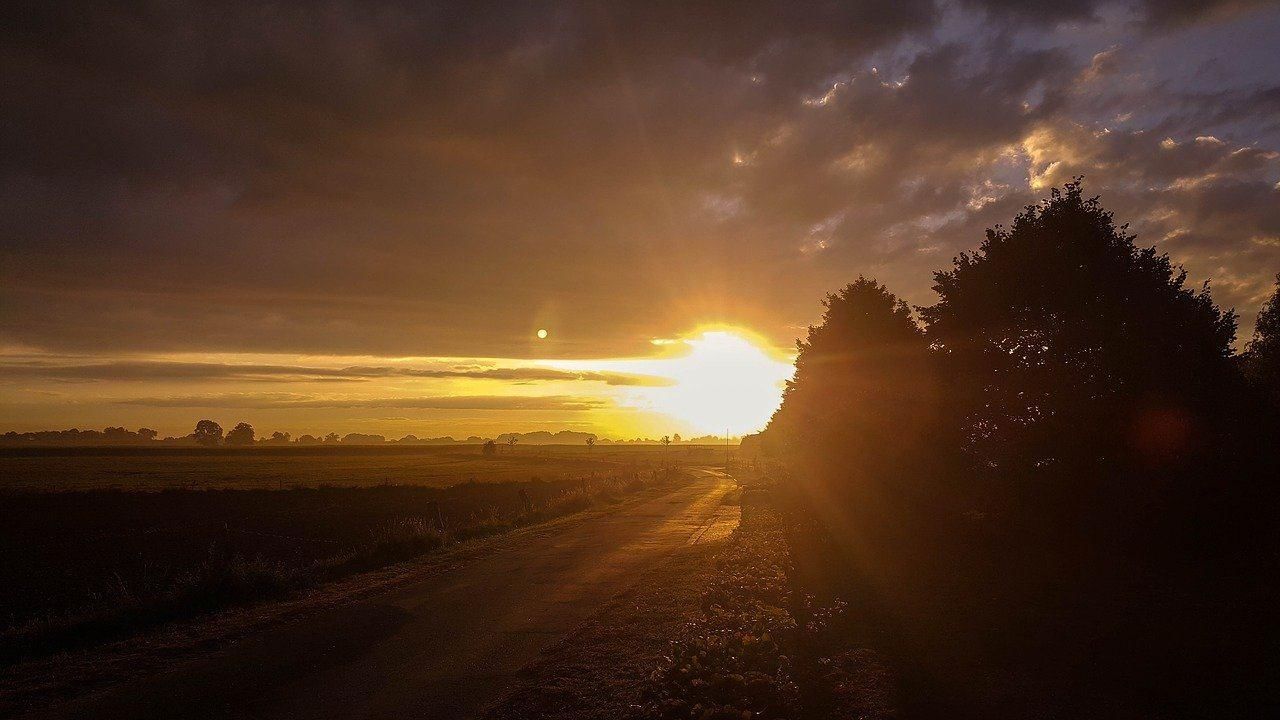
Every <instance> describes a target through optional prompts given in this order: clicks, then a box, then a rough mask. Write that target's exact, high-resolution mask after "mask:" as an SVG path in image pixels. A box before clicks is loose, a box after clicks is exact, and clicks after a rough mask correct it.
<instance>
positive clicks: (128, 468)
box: [0, 445, 725, 494]
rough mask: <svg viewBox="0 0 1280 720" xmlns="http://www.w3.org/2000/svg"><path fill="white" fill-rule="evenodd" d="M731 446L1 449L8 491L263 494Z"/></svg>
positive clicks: (545, 474)
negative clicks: (487, 450)
mask: <svg viewBox="0 0 1280 720" xmlns="http://www.w3.org/2000/svg"><path fill="white" fill-rule="evenodd" d="M724 452H725V450H724V448H716V447H710V446H687V445H686V446H677V447H670V448H663V447H655V446H652V445H642V446H606V447H596V448H594V449H588V448H586V447H585V446H564V445H531V446H526V447H520V446H517V447H515V448H510V447H507V446H505V445H504V446H501V447H499V448H498V452H497V454H496V455H494V456H492V457H485V456H483V455H482V454H481V448H480V446H479V445H453V446H421V445H418V446H414V445H409V446H396V445H391V446H361V445H355V446H341V445H339V446H331V447H329V446H319V447H315V446H310V447H253V448H243V449H233V448H199V447H127V446H125V447H100V448H92V447H90V448H52V447H50V448H0V494H2V493H9V492H20V493H28V492H52V491H63V490H90V489H119V490H161V489H166V488H240V489H250V488H265V489H280V488H290V487H316V486H320V485H337V486H348V487H371V486H377V485H387V484H393V485H416V486H423V487H447V486H450V485H456V484H459V483H465V482H469V481H473V480H474V481H476V482H523V481H529V480H534V479H541V480H553V479H557V478H564V477H569V476H582V475H590V474H591V473H605V472H612V471H616V470H620V469H639V468H652V467H657V466H658V465H660V464H664V465H665V464H677V465H678V464H687V463H710V462H715V461H721V462H722V461H723V457H724Z"/></svg>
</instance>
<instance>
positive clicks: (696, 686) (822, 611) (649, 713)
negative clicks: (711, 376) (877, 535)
mask: <svg viewBox="0 0 1280 720" xmlns="http://www.w3.org/2000/svg"><path fill="white" fill-rule="evenodd" d="M731 495H732V496H733V497H732V499H729V498H728V497H726V499H725V502H736V503H740V504H741V506H742V519H741V523H740V525H739V527H738V529H737V530H736V531H735V532H734V534H733V535H732V536H731V538H730V540H729V544H728V546H727V547H726V548H725V550H724V551H723V552H721V553H720V555H719V556H718V557H717V558H716V561H715V568H716V570H715V572H714V574H713V576H712V577H711V578H710V581H709V583H708V586H707V588H706V589H705V590H704V592H703V594H702V600H701V613H700V615H699V616H698V617H697V618H695V619H694V620H692V621H690V622H688V623H686V624H685V625H684V627H683V628H682V629H681V630H680V632H678V633H677V634H676V635H675V636H674V637H673V638H672V639H671V643H670V650H669V652H668V653H667V654H666V655H665V656H664V657H663V658H662V660H661V662H659V664H658V666H657V667H656V668H655V669H653V670H652V671H651V672H650V673H649V675H648V677H647V679H646V681H645V687H644V689H643V691H642V692H641V695H640V701H639V702H638V703H636V704H635V705H634V706H633V707H632V711H631V713H630V718H632V720H659V719H661V720H668V719H670V720H675V719H676V718H699V719H701V720H737V719H739V718H748V719H751V720H768V719H770V718H796V717H807V718H832V719H835V718H864V719H866V720H875V719H878V718H887V717H890V716H892V715H893V709H894V704H893V691H892V688H891V685H890V682H889V680H888V676H887V673H886V672H885V671H884V670H883V668H882V667H881V665H880V664H879V661H878V659H877V657H876V656H875V654H874V653H871V652H870V651H868V650H865V649H860V648H851V647H848V646H846V644H845V642H844V638H843V637H842V636H840V635H839V634H838V633H835V632H833V629H832V625H833V623H834V622H836V621H837V620H838V619H840V618H841V616H842V615H843V613H844V609H845V603H844V602H842V601H840V600H839V599H835V598H832V599H828V600H826V601H825V602H820V601H818V600H817V599H816V598H814V597H813V596H811V595H809V594H808V593H807V592H805V589H804V588H803V587H802V586H801V584H800V583H799V582H798V581H797V577H796V570H795V563H794V562H793V559H792V556H791V544H790V542H789V539H788V532H787V530H788V527H787V520H786V519H785V518H784V516H782V515H781V514H780V513H779V512H778V509H777V508H776V507H775V505H774V500H773V497H772V493H770V492H769V491H767V490H765V489H761V488H760V487H745V488H741V489H740V490H739V491H738V492H737V493H732V494H731Z"/></svg>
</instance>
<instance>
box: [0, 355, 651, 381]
mask: <svg viewBox="0 0 1280 720" xmlns="http://www.w3.org/2000/svg"><path fill="white" fill-rule="evenodd" d="M394 377H402V378H403V377H412V378H442V379H448V378H470V379H478V380H499V381H506V382H515V383H528V382H538V381H591V382H602V383H606V384H609V385H650V386H652V385H663V384H666V383H668V382H669V381H668V380H666V379H665V378H658V377H652V376H647V375H634V374H627V373H613V372H592V371H578V370H557V369H554V368H536V367H528V368H474V367H450V368H412V367H376V366H352V367H345V368H323V367H309V366H301V365H252V364H231V363H198V362H173V361H122V362H109V363H81V364H58V363H49V362H41V361H20V362H19V361H3V360H0V378H14V379H16V378H41V379H53V380H69V381H94V380H109V381H153V380H192V381H196V380H227V381H237V382H242V381H264V382H325V381H330V382H333V381H350V382H356V381H362V380H369V379H374V378H394Z"/></svg>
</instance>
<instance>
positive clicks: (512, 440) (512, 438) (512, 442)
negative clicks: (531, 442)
mask: <svg viewBox="0 0 1280 720" xmlns="http://www.w3.org/2000/svg"><path fill="white" fill-rule="evenodd" d="M518 442H520V438H518V437H516V434H515V433H511V434H510V435H508V436H507V446H508V447H510V448H511V449H512V450H513V451H514V450H515V449H516V443H518Z"/></svg>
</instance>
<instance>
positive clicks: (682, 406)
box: [646, 330, 795, 435]
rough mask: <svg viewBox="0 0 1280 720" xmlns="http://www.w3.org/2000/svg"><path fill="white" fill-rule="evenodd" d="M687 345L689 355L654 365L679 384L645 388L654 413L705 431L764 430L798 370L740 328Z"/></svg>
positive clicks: (699, 337) (737, 432) (704, 334)
mask: <svg viewBox="0 0 1280 720" xmlns="http://www.w3.org/2000/svg"><path fill="white" fill-rule="evenodd" d="M682 343H683V344H684V345H685V346H687V347H688V351H687V353H686V354H684V355H681V356H677V357H673V358H670V359H664V360H657V361H654V362H655V364H657V367H655V368H654V372H655V374H658V375H663V376H666V377H669V378H671V379H672V380H674V381H675V382H674V384H673V385H671V386H669V387H657V388H646V390H648V391H649V393H650V397H651V400H652V402H653V409H654V410H657V411H658V412H661V413H664V414H666V415H669V416H671V417H674V418H677V419H679V420H682V421H684V422H685V423H687V424H688V425H690V426H692V427H694V428H695V429H697V430H698V431H700V432H704V433H708V434H720V433H725V432H727V433H729V434H730V435H742V434H745V433H750V432H755V431H757V430H760V429H762V428H763V427H764V426H765V424H766V423H768V422H769V418H770V417H771V416H772V415H773V412H774V411H775V410H777V409H778V405H779V404H780V403H781V402H782V390H783V387H784V386H785V381H786V380H787V379H788V378H790V377H791V375H792V373H793V372H794V371H795V368H794V366H793V365H792V364H791V363H789V362H785V361H783V360H781V359H778V358H777V357H775V356H774V355H773V354H771V353H770V352H768V351H767V350H766V349H765V348H764V347H762V346H761V344H759V341H753V338H751V337H749V336H748V335H747V334H746V333H745V332H744V331H741V330H708V331H703V332H701V333H700V334H697V335H695V336H693V337H689V338H686V339H684V340H683V341H682Z"/></svg>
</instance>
